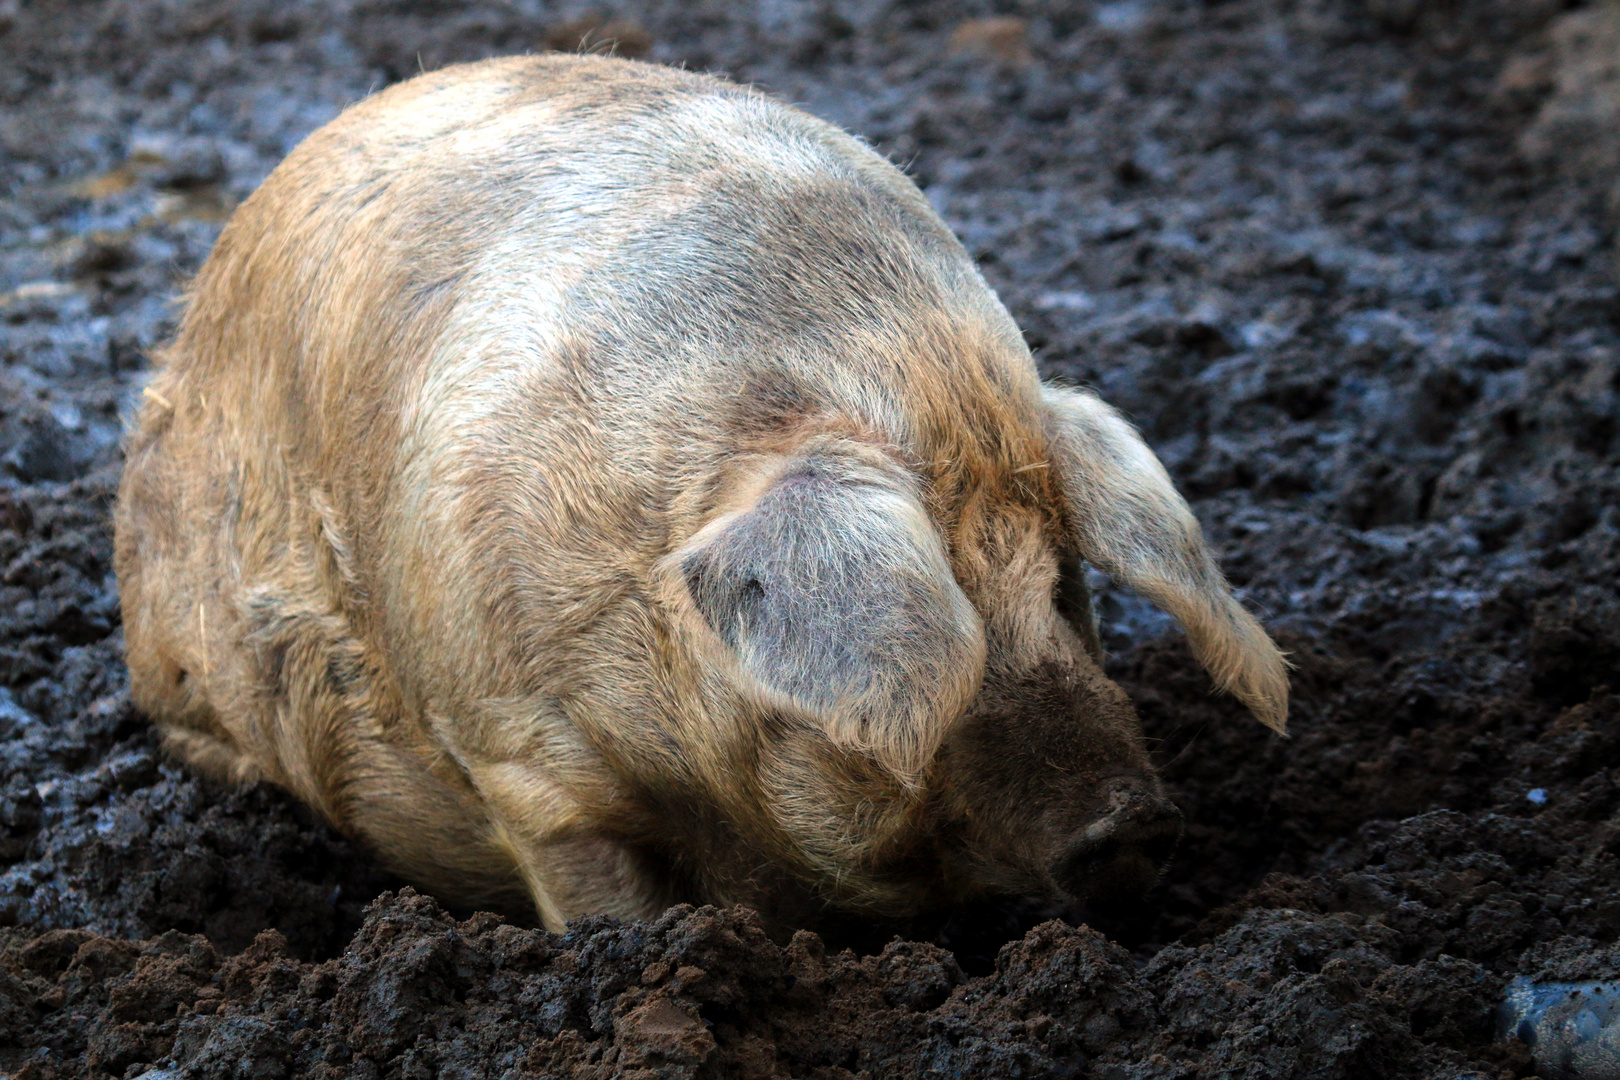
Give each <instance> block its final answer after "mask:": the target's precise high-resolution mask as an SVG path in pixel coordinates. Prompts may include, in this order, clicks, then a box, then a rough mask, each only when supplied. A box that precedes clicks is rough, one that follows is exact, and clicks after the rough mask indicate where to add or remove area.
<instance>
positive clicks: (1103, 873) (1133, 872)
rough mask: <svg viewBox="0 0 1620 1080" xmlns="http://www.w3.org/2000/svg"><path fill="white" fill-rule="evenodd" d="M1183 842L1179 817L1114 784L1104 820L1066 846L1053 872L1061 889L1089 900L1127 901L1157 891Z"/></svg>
mask: <svg viewBox="0 0 1620 1080" xmlns="http://www.w3.org/2000/svg"><path fill="white" fill-rule="evenodd" d="M1180 840H1181V811H1179V810H1177V809H1176V807H1175V805H1174V804H1173V803H1171V802H1170V801H1169V800H1167V799H1165V798H1164V797H1163V796H1161V795H1158V794H1156V793H1154V792H1152V791H1149V790H1147V789H1146V788H1143V787H1141V786H1139V785H1137V784H1134V783H1128V782H1127V783H1116V784H1114V785H1113V786H1112V787H1111V789H1110V791H1109V797H1108V805H1107V807H1106V809H1105V813H1104V814H1103V816H1102V817H1100V818H1098V819H1097V820H1095V821H1093V822H1091V823H1090V824H1089V825H1087V826H1086V827H1085V828H1084V829H1082V830H1081V831H1080V832H1079V833H1078V834H1077V835H1075V836H1074V837H1073V838H1072V839H1071V840H1070V841H1069V842H1068V844H1066V845H1065V846H1064V848H1063V850H1062V852H1061V854H1059V856H1058V858H1057V859H1056V861H1055V862H1054V863H1053V866H1052V876H1053V878H1054V879H1055V880H1056V881H1057V883H1058V885H1059V886H1060V887H1061V888H1062V889H1063V890H1064V891H1065V892H1067V893H1069V894H1070V895H1072V896H1076V897H1080V898H1082V899H1086V900H1104V899H1125V898H1129V897H1135V896H1140V895H1141V894H1142V893H1144V892H1146V891H1147V890H1148V889H1150V888H1152V887H1153V884H1154V882H1156V881H1158V879H1159V874H1160V873H1161V872H1162V871H1163V870H1164V867H1165V864H1166V863H1168V862H1169V861H1170V856H1171V855H1172V854H1174V853H1175V850H1176V844H1177V843H1178V842H1179V841H1180Z"/></svg>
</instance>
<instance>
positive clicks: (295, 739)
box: [117, 55, 1287, 928]
mask: <svg viewBox="0 0 1620 1080" xmlns="http://www.w3.org/2000/svg"><path fill="white" fill-rule="evenodd" d="M127 449H128V466H127V469H126V471H125V474H124V479H123V486H122V490H121V492H120V496H119V501H118V507H117V569H118V576H119V581H120V585H121V588H122V597H123V610H124V627H125V634H126V641H127V645H128V658H129V666H130V672H131V676H132V679H133V682H132V686H133V693H134V698H135V701H136V703H137V705H138V706H139V708H140V709H142V710H143V711H144V712H145V713H147V714H148V715H150V716H151V717H152V718H153V719H154V720H155V721H156V723H157V724H158V725H159V726H160V727H161V729H162V732H163V735H164V737H165V739H166V741H167V744H168V746H169V747H171V748H172V749H173V750H174V751H175V752H177V753H178V754H179V755H181V756H182V757H184V758H185V759H187V760H189V761H191V762H193V763H194V764H195V765H196V766H198V767H199V768H202V769H204V770H206V771H208V772H211V773H214V774H216V775H220V776H223V777H227V778H232V779H235V780H240V781H252V780H261V779H262V780H268V781H271V782H273V783H275V784H279V785H281V786H283V787H285V788H287V789H288V790H290V791H292V792H294V793H295V794H296V795H297V796H298V797H300V798H302V799H304V800H306V801H307V802H308V803H310V804H311V805H312V806H314V807H315V808H317V809H318V810H319V812H320V813H322V814H323V815H325V816H326V818H328V819H329V820H330V821H331V822H333V823H334V824H335V825H336V826H337V827H339V828H340V829H342V830H344V831H346V832H347V833H349V834H350V835H352V836H354V837H357V838H358V839H360V840H361V841H362V842H363V843H365V844H366V845H368V846H369V847H370V848H371V849H372V850H374V851H375V852H376V853H377V854H378V856H379V857H380V858H382V859H383V860H385V861H386V862H387V863H388V864H389V865H390V866H391V867H392V868H394V869H395V870H396V871H397V872H399V873H401V874H402V875H404V876H406V877H408V878H410V879H411V880H413V881H415V882H418V883H420V884H421V885H423V886H424V887H426V888H428V889H431V890H432V891H434V892H436V893H438V894H440V895H441V896H443V897H445V898H447V899H449V900H451V901H454V902H458V903H461V904H466V905H479V906H492V907H495V908H508V909H510V908H513V907H521V908H523V909H525V910H530V911H532V910H538V913H539V916H540V918H541V919H542V920H543V921H544V923H545V924H546V925H547V926H549V927H552V928H560V927H561V926H562V925H563V924H564V922H565V921H566V920H567V919H568V918H570V917H572V916H574V915H576V914H579V913H584V912H606V913H610V914H614V915H618V916H622V917H644V916H648V915H652V914H654V913H656V912H658V911H659V910H661V909H662V908H663V907H664V906H666V905H668V904H670V903H671V902H675V901H681V900H691V901H707V902H716V903H745V904H749V905H751V906H754V907H756V908H759V909H761V910H762V911H764V912H765V913H766V914H767V916H768V917H769V918H771V919H773V920H774V922H775V925H777V926H779V927H780V926H787V925H790V924H792V923H793V922H794V921H796V920H802V919H806V918H809V917H811V916H812V915H814V914H815V913H816V912H819V911H823V910H831V911H836V912H843V913H848V914H851V915H854V916H856V917H866V916H873V917H904V916H907V915H909V914H913V913H917V912H921V911H924V910H927V909H934V908H939V907H941V906H945V905H949V904H952V903H954V902H957V901H960V900H963V899H965V898H968V897H972V896H975V895H983V894H1023V895H1031V894H1069V895H1080V896H1091V895H1095V894H1097V893H1100V892H1108V891H1120V890H1125V891H1129V890H1140V889H1142V888H1145V887H1146V886H1147V885H1149V884H1151V882H1152V881H1153V880H1154V877H1155V875H1156V874H1157V873H1158V869H1159V867H1160V866H1161V864H1162V863H1163V861H1164V859H1165V858H1167V856H1168V855H1169V853H1170V851H1171V849H1172V847H1173V846H1174V844H1175V842H1176V840H1177V838H1178V836H1179V834H1180V815H1179V814H1178V812H1177V811H1176V809H1175V808H1174V807H1173V806H1172V805H1171V804H1170V803H1169V802H1168V801H1167V800H1166V799H1165V797H1164V795H1163V792H1162V789H1161V786H1160V784H1159V782H1158V780H1157V779H1156V777H1155V775H1154V772H1153V769H1152V766H1151V764H1150V763H1149V760H1148V757H1147V755H1146V753H1145V751H1144V747H1143V737H1142V734H1141V730H1140V726H1139V724H1138V721H1137V719H1136V716H1135V713H1134V712H1133V710H1132V707H1131V705H1130V703H1129V701H1128V700H1127V699H1126V697H1125V695H1124V693H1123V692H1122V691H1121V690H1120V689H1119V688H1118V687H1117V686H1116V685H1115V684H1114V683H1112V682H1111V681H1110V680H1109V679H1108V678H1106V677H1105V676H1104V674H1103V672H1102V668H1101V660H1102V657H1101V650H1100V647H1099V644H1098V638H1097V631H1096V627H1095V624H1094V622H1093V619H1092V616H1091V604H1090V597H1089V595H1088V593H1087V588H1086V578H1085V576H1084V572H1083V561H1084V562H1089V563H1091V564H1094V565H1095V566H1097V567H1100V568H1102V569H1103V570H1105V571H1106V572H1107V573H1108V574H1110V575H1112V576H1113V578H1114V579H1115V580H1117V581H1119V582H1121V583H1123V584H1125V585H1128V586H1130V587H1132V588H1134V589H1136V590H1138V591H1140V592H1141V593H1142V594H1144V595H1146V596H1147V597H1149V598H1151V599H1152V600H1153V601H1154V602H1156V603H1158V604H1159V605H1161V606H1162V607H1164V608H1165V609H1166V610H1168V611H1169V612H1171V613H1172V614H1174V615H1175V616H1176V617H1177V618H1178V619H1179V620H1180V622H1181V623H1182V625H1183V626H1184V627H1185V628H1186V630H1187V632H1188V635H1189V637H1190V639H1191V642H1192V644H1193V647H1194V649H1195V651H1196V653H1197V655H1198V657H1199V659H1200V660H1201V662H1202V663H1203V664H1204V666H1205V667H1206V668H1207V669H1208V671H1209V672H1210V673H1211V675H1212V676H1213V680H1214V682H1215V684H1217V685H1218V686H1220V687H1222V688H1225V689H1226V690H1228V691H1230V692H1232V693H1234V694H1236V695H1237V696H1238V697H1239V698H1241V699H1242V700H1243V701H1244V702H1245V703H1246V704H1247V705H1248V706H1249V708H1250V710H1251V711H1252V712H1253V713H1254V714H1255V715H1256V716H1257V717H1258V718H1259V719H1260V720H1261V721H1262V722H1263V723H1265V724H1267V725H1269V726H1271V727H1273V728H1275V729H1276V730H1278V731H1282V729H1283V726H1284V719H1285V714H1286V709H1287V680H1286V675H1285V669H1284V662H1283V659H1282V657H1281V654H1279V652H1278V651H1277V649H1276V648H1275V647H1274V646H1273V644H1272V643H1271V641H1270V639H1269V638H1268V637H1267V636H1266V634H1265V632H1264V631H1263V630H1262V629H1261V628H1260V626H1259V625H1258V623H1256V621H1255V620H1254V619H1253V618H1252V617H1251V616H1250V615H1249V614H1247V613H1246V612H1245V611H1244V610H1243V608H1242V607H1240V606H1239V604H1238V603H1237V602H1236V601H1235V600H1234V599H1233V597H1232V596H1231V594H1230V593H1229V591H1228V589H1227V586H1226V583H1225V581H1224V580H1223V578H1222V576H1221V574H1220V571H1219V570H1218V569H1217V568H1216V565H1215V562H1214V561H1213V559H1212V558H1211V556H1210V553H1209V552H1208V550H1207V549H1206V547H1205V544H1204V541H1203V538H1202V535H1201V533H1200V530H1199V527H1198V525H1197V523H1196V521H1195V520H1194V518H1193V517H1192V515H1191V513H1190V512H1189V511H1188V508H1187V506H1186V504H1185V503H1184V502H1183V501H1182V499H1181V498H1180V497H1179V496H1178V495H1177V494H1176V492H1175V490H1174V489H1173V487H1172V486H1171V483H1170V480H1169V477H1168V476H1167V475H1166V473H1165V471H1164V469H1163V468H1162V467H1161V466H1160V464H1159V462H1158V461H1157V460H1156V459H1155V457H1154V456H1153V454H1152V452H1151V451H1150V450H1148V448H1147V447H1146V446H1145V445H1144V444H1143V442H1142V441H1141V439H1140V438H1139V437H1138V436H1137V435H1136V433H1135V432H1134V430H1133V429H1132V428H1131V427H1130V426H1129V425H1128V424H1126V423H1125V422H1124V421H1123V420H1122V419H1121V418H1120V417H1119V416H1118V415H1117V414H1116V413H1115V412H1113V411H1112V410H1111V409H1110V408H1109V407H1108V406H1107V405H1105V404H1103V403H1102V402H1101V401H1100V400H1098V399H1097V398H1096V397H1094V396H1092V395H1090V394H1089V393H1086V392H1084V391H1082V390H1077V389H1069V388H1063V387H1057V386H1044V385H1042V384H1041V382H1040V381H1039V379H1038V377H1037V375H1036V372H1035V368H1034V365H1033V362H1032V360H1031V357H1030V353H1029V350H1028V348H1027V347H1026V346H1025V344H1024V342H1023V340H1022V338H1021V336H1020V334H1019V330H1018V328H1017V327H1016V326H1015V325H1014V324H1013V321H1012V319H1011V318H1010V317H1009V316H1008V314H1007V312H1006V310H1005V309H1004V308H1003V307H1002V305H1001V303H1000V302H999V301H998V300H997V298H996V297H995V295H994V294H993V293H992V292H991V290H990V289H989V287H988V286H987V285H986V284H985V282H984V280H983V279H982V278H981V277H980V275H979V274H978V272H977V271H976V269H975V268H974V265H973V262H972V260H971V259H970V258H969V257H968V255H967V254H966V252H964V250H963V249H962V247H961V246H960V245H959V244H958V243H957V241H956V240H955V239H954V238H953V237H952V235H951V233H950V232H949V230H948V229H947V228H946V227H945V225H944V224H943V223H942V222H941V221H940V219H939V218H938V217H937V216H936V215H935V214H934V213H933V211H932V210H931V209H930V207H929V205H928V202H927V201H926V200H925V199H924V198H923V196H922V195H921V194H920V193H919V192H918V190H917V189H916V187H915V186H913V185H912V184H911V182H910V181H908V180H907V179H906V178H905V176H903V175H902V174H901V173H900V172H899V171H897V170H896V169H895V168H893V167H892V166H891V165H889V164H888V162H886V161H885V160H884V159H883V158H882V157H880V156H879V155H877V154H876V153H874V152H873V151H872V150H870V149H869V148H867V147H866V146H864V145H862V144H861V143H860V142H858V141H856V140H855V139H853V138H850V137H849V136H847V135H845V134H844V133H842V132H840V131H838V130H837V129H835V128H833V127H831V126H829V125H827V124H825V123H823V122H821V121H819V120H816V119H814V118H812V117H810V116H808V115H805V114H804V113H802V112H799V111H796V110H794V109H791V108H788V107H786V106H784V105H782V104H779V103H777V102H775V101H773V100H772V99H770V98H769V97H766V96H764V95H763V94H761V93H759V92H757V91H754V90H751V89H748V88H745V87H739V86H735V85H731V84H728V83H725V82H722V81H719V80H716V79H713V78H709V77H704V76H699V75H694V74H690V73H686V72H682V71H675V70H668V69H664V68H659V67H654V66H649V65H644V64H636V63H630V62H626V61H621V60H616V59H611V58H605V57H594V56H593V57H582V56H561V55H547V56H536V57H522V58H512V59H504V60H496V61H488V62H484V63H479V64H472V65H466V66H459V67H451V68H447V69H444V70H442V71H438V72H435V73H432V74H428V75H424V76H421V77H419V78H416V79H413V80H411V81H410V82H407V83H403V84H401V85H398V86H395V87H393V88H391V89H389V90H387V91H385V92H383V93H380V94H377V95H376V96H374V97H371V98H369V99H367V100H365V101H363V102H361V103H359V104H357V105H355V106H354V107H352V108H350V109H349V110H348V111H346V112H345V113H343V114H342V115H341V116H340V117H338V118H337V119H336V120H334V121H333V122H331V123H330V124H328V125H327V126H326V127H324V128H322V129H321V130H319V131H317V132H315V133H314V134H313V135H311V136H310V137H309V138H308V139H307V140H306V141H305V142H304V143H303V144H302V145H301V146H299V147H298V148H297V149H296V150H295V151H294V152H293V153H292V155H291V156H290V157H288V158H287V160H286V161H285V162H283V163H282V165H281V166H280V167H279V168H277V169H276V170H275V172H274V173H272V174H271V176H270V177H269V179H268V180H266V181H265V183H264V185H263V186H262V187H261V188H260V189H259V190H258V191H257V193H255V194H254V195H253V196H252V197H251V198H249V199H248V200H247V201H246V202H245V203H244V204H243V205H242V206H241V208H240V209H238V210H237V211H236V213H235V215H234V216H233V217H232V219H231V220H230V222H229V224H228V225H227V227H226V228H225V230H224V232H223V233H222V235H221V236H220V238H219V242H218V244H217V246H216V247H215V248H214V251H213V254H212V255H211V257H210V258H209V259H208V262H207V264H206V265H205V266H204V267H203V269H202V271H201V272H200V273H199V275H198V276H197V279H196V281H195V283H194V285H193V287H192V289H191V291H190V295H189V299H188V302H187V306H186V310H185V314H184V317H183V320H182V322H181V326H180V329H179V331H178V334H177V336H176V337H175V339H174V341H173V342H172V343H171V344H170V345H168V346H167V347H166V349H165V350H163V352H162V353H161V355H160V356H159V358H158V364H157V370H156V372H155V374H154V375H153V378H152V381H151V383H150V386H149V387H148V389H147V392H146V399H145V401H144V403H143V407H142V410H141V413H140V415H139V417H138V420H137V422H136V425H135V427H134V428H133V430H132V432H131V434H130V437H129V440H128V446H127Z"/></svg>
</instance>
